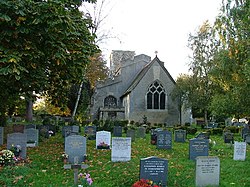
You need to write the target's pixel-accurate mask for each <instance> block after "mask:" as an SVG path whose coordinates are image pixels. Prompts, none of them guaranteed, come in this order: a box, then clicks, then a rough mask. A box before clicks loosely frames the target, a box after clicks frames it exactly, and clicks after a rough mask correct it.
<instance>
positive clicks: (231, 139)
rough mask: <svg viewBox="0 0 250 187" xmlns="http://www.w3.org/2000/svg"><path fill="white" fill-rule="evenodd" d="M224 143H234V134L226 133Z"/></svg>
mask: <svg viewBox="0 0 250 187" xmlns="http://www.w3.org/2000/svg"><path fill="white" fill-rule="evenodd" d="M224 143H232V144H233V143H234V134H233V133H230V132H225V133H224Z"/></svg>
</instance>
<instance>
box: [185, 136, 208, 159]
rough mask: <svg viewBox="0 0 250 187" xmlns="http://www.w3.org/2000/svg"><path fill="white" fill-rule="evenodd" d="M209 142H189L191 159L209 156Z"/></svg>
mask: <svg viewBox="0 0 250 187" xmlns="http://www.w3.org/2000/svg"><path fill="white" fill-rule="evenodd" d="M208 151H209V140H208V139H199V138H193V139H191V140H189V159H190V160H195V159H196V157H197V156H208Z"/></svg>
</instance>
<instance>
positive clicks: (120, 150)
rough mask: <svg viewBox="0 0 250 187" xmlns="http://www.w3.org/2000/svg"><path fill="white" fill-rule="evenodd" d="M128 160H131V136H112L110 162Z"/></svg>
mask: <svg viewBox="0 0 250 187" xmlns="http://www.w3.org/2000/svg"><path fill="white" fill-rule="evenodd" d="M129 160H131V137H129V138H122V137H114V138H112V151H111V161H112V162H126V161H129Z"/></svg>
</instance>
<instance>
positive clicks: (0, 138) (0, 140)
mask: <svg viewBox="0 0 250 187" xmlns="http://www.w3.org/2000/svg"><path fill="white" fill-rule="evenodd" d="M3 135H4V127H0V146H1V145H3Z"/></svg>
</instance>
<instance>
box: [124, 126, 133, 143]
mask: <svg viewBox="0 0 250 187" xmlns="http://www.w3.org/2000/svg"><path fill="white" fill-rule="evenodd" d="M126 136H127V137H131V141H132V142H134V141H135V130H134V129H128V130H127V134H126Z"/></svg>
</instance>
